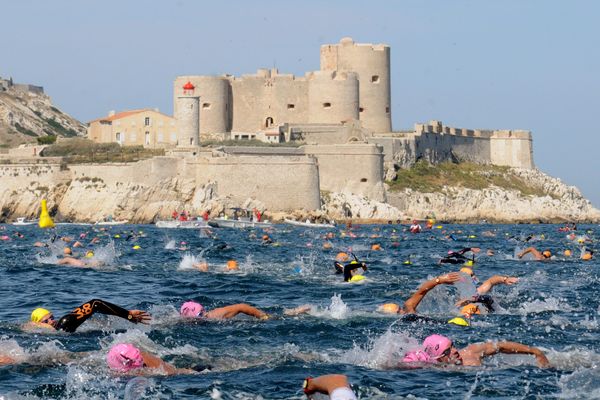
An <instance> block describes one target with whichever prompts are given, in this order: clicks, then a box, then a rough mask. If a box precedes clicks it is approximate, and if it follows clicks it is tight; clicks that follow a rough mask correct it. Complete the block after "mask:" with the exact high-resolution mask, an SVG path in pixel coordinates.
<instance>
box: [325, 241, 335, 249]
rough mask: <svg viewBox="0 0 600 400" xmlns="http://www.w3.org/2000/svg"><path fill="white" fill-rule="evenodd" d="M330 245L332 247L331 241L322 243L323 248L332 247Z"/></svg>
mask: <svg viewBox="0 0 600 400" xmlns="http://www.w3.org/2000/svg"><path fill="white" fill-rule="evenodd" d="M332 247H333V246H332V244H331V243H329V242H325V243H323V248H324V249H330V248H332Z"/></svg>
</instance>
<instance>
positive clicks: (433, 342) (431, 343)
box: [423, 335, 452, 360]
mask: <svg viewBox="0 0 600 400" xmlns="http://www.w3.org/2000/svg"><path fill="white" fill-rule="evenodd" d="M450 347H452V340H450V339H448V338H447V337H446V336H442V335H431V336H427V337H426V338H425V340H424V341H423V351H424V352H425V353H427V354H428V355H429V356H430V357H431V358H433V359H434V360H437V359H438V358H440V357H441V356H442V355H443V354H444V352H445V351H446V350H448V349H449V348H450Z"/></svg>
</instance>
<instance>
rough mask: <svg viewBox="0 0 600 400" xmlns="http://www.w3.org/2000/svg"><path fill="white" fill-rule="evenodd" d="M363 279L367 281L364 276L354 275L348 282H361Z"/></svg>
mask: <svg viewBox="0 0 600 400" xmlns="http://www.w3.org/2000/svg"><path fill="white" fill-rule="evenodd" d="M363 279H365V277H364V276H363V275H354V276H353V277H352V278H350V280H349V281H348V282H360V281H362V280H363Z"/></svg>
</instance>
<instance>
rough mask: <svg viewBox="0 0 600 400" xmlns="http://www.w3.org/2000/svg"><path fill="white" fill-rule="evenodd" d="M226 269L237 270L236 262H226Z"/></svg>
mask: <svg viewBox="0 0 600 400" xmlns="http://www.w3.org/2000/svg"><path fill="white" fill-rule="evenodd" d="M227 269H228V270H234V269H238V265H237V261H235V260H229V261H227Z"/></svg>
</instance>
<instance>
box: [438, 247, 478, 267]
mask: <svg viewBox="0 0 600 400" xmlns="http://www.w3.org/2000/svg"><path fill="white" fill-rule="evenodd" d="M480 250H481V249H480V248H479V247H465V248H464V249H462V250H459V251H452V250H450V251H448V255H447V256H445V257H443V258H442V259H441V260H440V261H439V263H440V264H464V263H466V262H467V261H473V262H474V257H475V255H474V254H473V257H472V258H471V259H469V258H467V257H466V256H465V253H467V252H471V253H479V251H480Z"/></svg>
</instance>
